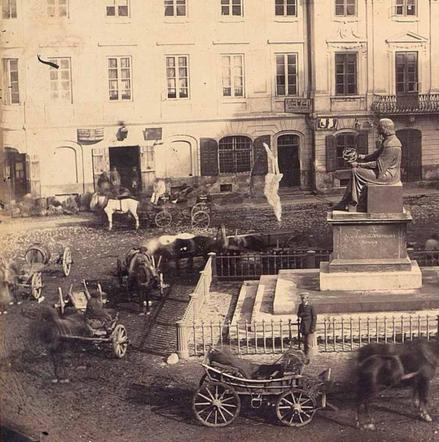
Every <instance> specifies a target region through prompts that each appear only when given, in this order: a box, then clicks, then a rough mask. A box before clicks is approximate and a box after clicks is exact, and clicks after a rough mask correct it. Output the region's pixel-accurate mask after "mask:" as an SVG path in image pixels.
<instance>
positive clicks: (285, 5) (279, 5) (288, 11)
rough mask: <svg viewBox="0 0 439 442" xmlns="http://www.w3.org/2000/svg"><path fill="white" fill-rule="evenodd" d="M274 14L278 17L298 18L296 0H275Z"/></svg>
mask: <svg viewBox="0 0 439 442" xmlns="http://www.w3.org/2000/svg"><path fill="white" fill-rule="evenodd" d="M274 13H275V14H276V15H277V16H294V17H295V16H296V15H297V5H296V0H275V4H274Z"/></svg>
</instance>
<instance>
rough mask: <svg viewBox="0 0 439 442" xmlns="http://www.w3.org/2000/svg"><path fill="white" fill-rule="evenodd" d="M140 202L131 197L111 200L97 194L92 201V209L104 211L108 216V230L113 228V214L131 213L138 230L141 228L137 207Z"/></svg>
mask: <svg viewBox="0 0 439 442" xmlns="http://www.w3.org/2000/svg"><path fill="white" fill-rule="evenodd" d="M138 206H139V201H137V200H136V199H134V198H131V197H129V196H127V197H124V198H123V199H116V198H111V197H109V196H107V195H100V194H98V193H97V192H95V193H94V194H93V196H92V198H91V201H90V209H91V210H93V211H96V210H97V209H102V210H103V211H104V212H105V214H106V215H107V219H108V230H111V229H112V228H113V214H114V213H115V212H116V213H130V214H131V215H132V217H133V218H134V220H135V222H136V230H137V229H138V228H139V217H138V215H137V207H138Z"/></svg>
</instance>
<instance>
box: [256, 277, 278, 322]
mask: <svg viewBox="0 0 439 442" xmlns="http://www.w3.org/2000/svg"><path fill="white" fill-rule="evenodd" d="M277 278H278V276H277V275H262V276H261V278H260V279H259V286H258V290H257V292H256V299H255V304H254V306H253V311H252V315H251V321H252V322H253V321H255V320H258V319H257V318H258V317H259V315H260V314H261V313H262V314H271V313H272V310H273V299H274V294H275V289H276V282H277Z"/></svg>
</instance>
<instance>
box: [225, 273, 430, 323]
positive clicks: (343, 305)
mask: <svg viewBox="0 0 439 442" xmlns="http://www.w3.org/2000/svg"><path fill="white" fill-rule="evenodd" d="M418 269H419V268H418ZM421 275H422V288H418V289H399V290H379V289H377V290H349V291H346V290H343V291H339V290H327V291H321V290H320V274H319V270H317V269H307V270H281V271H280V272H279V274H278V275H276V276H262V277H261V280H260V281H259V282H256V281H250V282H244V284H243V287H244V286H246V285H248V287H251V289H248V287H247V290H241V293H240V297H239V300H238V303H237V308H236V309H235V313H234V316H233V319H232V322H233V323H234V324H236V323H237V322H239V323H240V324H241V323H242V325H243V326H244V323H245V320H247V322H248V323H250V322H252V321H257V322H260V321H263V320H264V321H267V322H270V321H272V320H274V321H279V320H280V319H282V320H283V321H285V323H286V322H288V320H290V319H291V320H293V321H296V319H297V316H296V312H297V309H298V306H299V303H300V293H301V292H303V291H306V292H308V293H309V294H310V301H311V303H312V304H313V306H314V307H315V309H316V311H317V314H318V315H319V317H320V316H321V315H329V316H331V315H337V316H340V315H347V316H352V315H376V314H383V313H385V312H387V313H388V314H390V313H389V312H393V314H394V313H395V312H399V313H401V314H402V313H403V312H404V313H406V312H407V313H409V312H417V313H421V312H422V313H430V312H431V313H434V311H435V310H436V309H438V311H439V267H428V268H423V269H422V272H421ZM381 278H382V275H380V281H381ZM251 296H254V301H253V302H252V301H251ZM240 306H245V307H240Z"/></svg>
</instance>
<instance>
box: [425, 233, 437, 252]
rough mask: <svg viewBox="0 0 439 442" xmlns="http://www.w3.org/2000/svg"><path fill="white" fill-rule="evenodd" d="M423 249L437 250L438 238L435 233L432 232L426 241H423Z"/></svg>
mask: <svg viewBox="0 0 439 442" xmlns="http://www.w3.org/2000/svg"><path fill="white" fill-rule="evenodd" d="M424 249H425V250H439V238H438V236H437V235H436V233H433V234H432V235H431V236H430V237H429V238H428V239H427V241H425V246H424Z"/></svg>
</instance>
